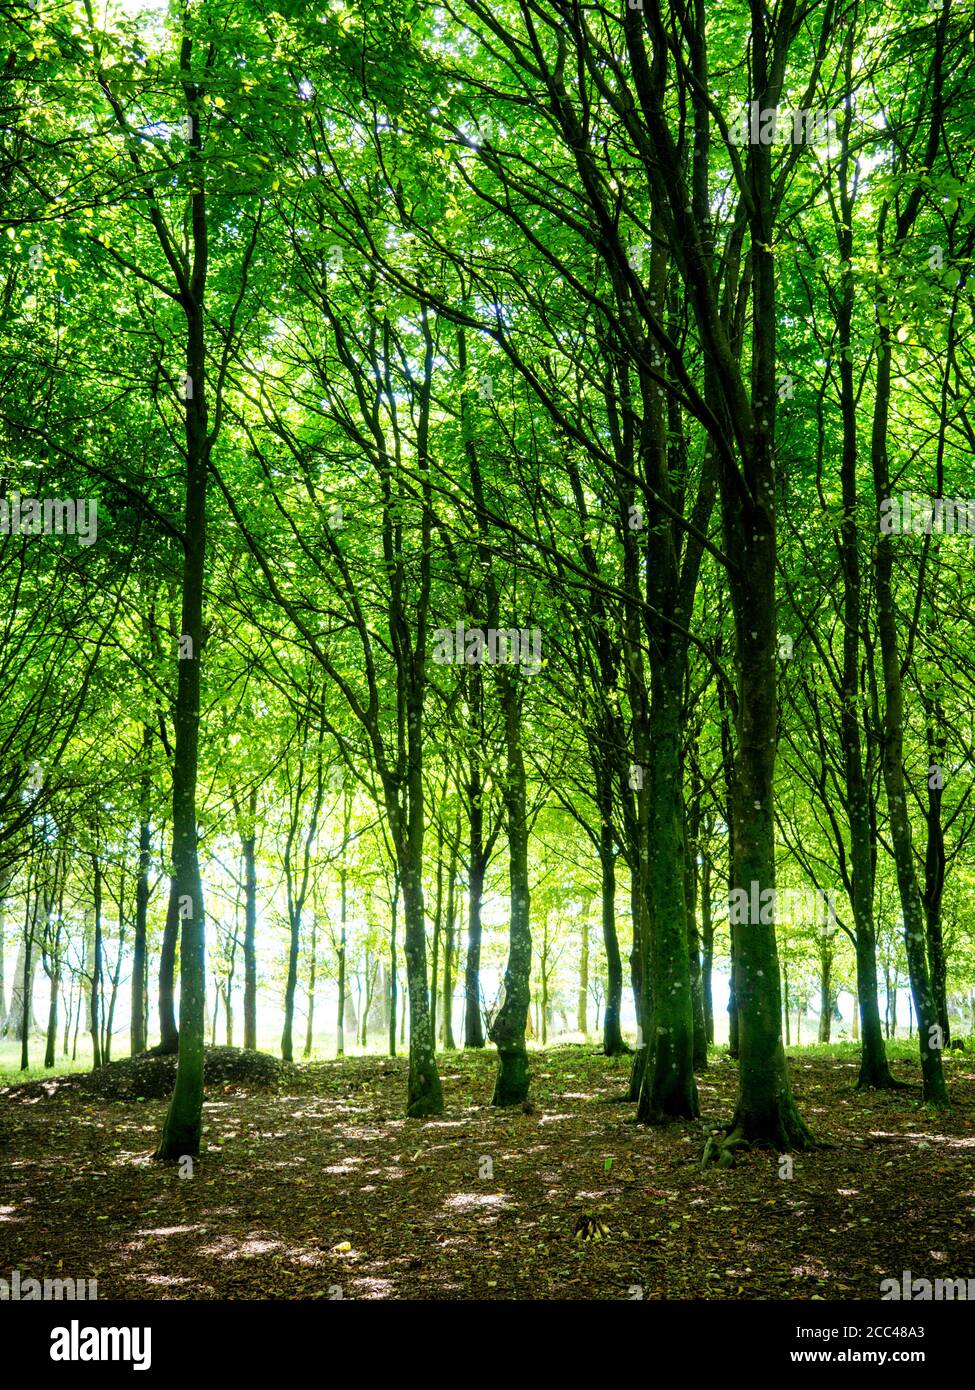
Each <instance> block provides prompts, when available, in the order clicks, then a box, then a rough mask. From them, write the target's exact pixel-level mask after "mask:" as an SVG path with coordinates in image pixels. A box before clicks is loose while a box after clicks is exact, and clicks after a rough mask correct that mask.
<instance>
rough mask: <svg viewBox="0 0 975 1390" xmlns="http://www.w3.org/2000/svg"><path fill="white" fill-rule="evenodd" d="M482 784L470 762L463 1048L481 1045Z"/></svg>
mask: <svg viewBox="0 0 975 1390" xmlns="http://www.w3.org/2000/svg"><path fill="white" fill-rule="evenodd" d="M483 796H484V785H483V782H482V780H481V769H480V767H479V765H478V764H477V763H476V762H473V761H472V763H471V772H470V781H469V782H468V805H469V808H470V825H469V836H468V851H469V858H470V882H469V893H468V905H467V966H466V969H465V972H464V1046H465V1047H483V1046H484V1022H483V1019H482V1017H481V902H482V899H483V897H484V873H485V862H484V861H485V854H484V807H483V804H482V798H483Z"/></svg>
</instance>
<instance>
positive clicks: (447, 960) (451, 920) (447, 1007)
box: [443, 823, 460, 1052]
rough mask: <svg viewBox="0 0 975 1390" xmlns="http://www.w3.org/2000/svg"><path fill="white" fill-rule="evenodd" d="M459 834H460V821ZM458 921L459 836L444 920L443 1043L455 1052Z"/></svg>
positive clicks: (452, 854)
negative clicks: (455, 972) (455, 976)
mask: <svg viewBox="0 0 975 1390" xmlns="http://www.w3.org/2000/svg"><path fill="white" fill-rule="evenodd" d="M456 830H457V835H459V834H460V825H459V823H458V825H457V827H456ZM456 921H457V837H456V836H455V838H454V840H453V841H452V843H451V850H450V876H449V878H448V879H447V915H446V918H445V920H444V943H443V1045H444V1050H445V1051H447V1052H453V1051H454V1050H455V1049H456V1047H457V1043H456V1042H455V1041H454V949H455V942H456V930H455V927H456Z"/></svg>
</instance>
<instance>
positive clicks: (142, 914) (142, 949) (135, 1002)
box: [129, 724, 152, 1057]
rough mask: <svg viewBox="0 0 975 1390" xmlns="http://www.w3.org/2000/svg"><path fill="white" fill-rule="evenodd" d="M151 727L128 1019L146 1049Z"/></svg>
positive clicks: (139, 1046)
mask: <svg viewBox="0 0 975 1390" xmlns="http://www.w3.org/2000/svg"><path fill="white" fill-rule="evenodd" d="M151 754H152V729H151V728H150V727H149V725H148V724H147V725H145V727H144V728H143V731H142V761H143V769H142V779H141V785H140V789H139V865H138V869H137V878H136V885H135V937H134V939H133V942H132V1011H131V1017H130V1019H129V1051H130V1052H131V1054H132V1056H133V1057H137V1056H138V1055H139V1053H140V1052H145V1050H146V1046H147V1039H146V984H147V979H146V969H147V956H146V929H147V925H148V919H149V858H150V854H151V851H152V822H151V820H150V808H151V804H152V769H151V767H150V764H149V759H150V757H151Z"/></svg>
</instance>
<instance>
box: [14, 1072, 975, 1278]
mask: <svg viewBox="0 0 975 1390" xmlns="http://www.w3.org/2000/svg"><path fill="white" fill-rule="evenodd" d="M948 1065H949V1067H950V1071H949V1078H950V1087H951V1091H952V1096H953V1099H954V1101H955V1106H954V1108H953V1109H952V1110H951V1111H950V1112H949V1113H947V1114H945V1115H937V1114H932V1113H931V1112H929V1111H927V1110H925V1109H924V1108H921V1107H920V1106H919V1105H918V1102H917V1093H916V1092H903V1093H897V1094H887V1093H880V1094H876V1093H869V1094H864V1095H857V1094H856V1093H855V1092H854V1090H853V1085H854V1082H855V1080H856V1074H857V1073H856V1066H855V1063H853V1062H852V1061H838V1060H836V1059H828V1058H813V1057H812V1056H808V1057H806V1056H800V1057H799V1058H798V1059H797V1060H793V1061H792V1063H791V1070H792V1077H793V1083H794V1088H795V1091H796V1095H797V1098H798V1102H799V1105H800V1108H801V1110H802V1112H803V1114H804V1116H805V1118H806V1120H807V1121H808V1122H809V1123H810V1124H811V1125H812V1126H813V1128H814V1130H815V1132H816V1134H817V1136H818V1137H819V1138H820V1139H822V1140H825V1141H827V1142H828V1143H829V1144H830V1145H831V1146H832V1147H829V1148H824V1149H821V1150H819V1151H817V1152H814V1153H810V1154H805V1155H804V1154H797V1155H796V1156H795V1158H794V1160H793V1162H792V1164H791V1167H790V1163H789V1161H788V1159H785V1160H783V1158H782V1157H781V1156H780V1155H777V1154H773V1153H761V1152H756V1153H747V1154H744V1155H743V1156H742V1157H741V1158H740V1159H739V1162H738V1165H737V1166H736V1167H735V1168H733V1169H730V1170H719V1169H717V1168H716V1167H715V1166H714V1165H709V1166H708V1168H707V1169H704V1170H702V1168H701V1166H700V1156H701V1152H702V1149H703V1145H704V1141H705V1139H706V1137H707V1130H708V1128H709V1127H712V1126H715V1125H717V1124H721V1123H727V1121H728V1120H729V1119H730V1115H731V1110H732V1106H733V1098H734V1087H735V1068H734V1066H733V1065H732V1064H731V1063H730V1062H729V1061H728V1060H727V1059H726V1058H725V1057H723V1056H721V1055H719V1056H718V1058H717V1059H716V1060H715V1061H714V1062H713V1064H712V1066H711V1068H710V1069H709V1071H708V1072H707V1073H706V1074H705V1075H704V1076H702V1077H701V1078H700V1091H701V1109H702V1113H703V1116H704V1118H703V1119H702V1121H701V1122H699V1123H696V1124H693V1125H673V1126H671V1127H669V1128H667V1129H664V1130H647V1129H643V1128H640V1127H637V1126H636V1125H634V1124H632V1123H631V1122H630V1120H631V1116H632V1113H633V1107H631V1106H629V1105H624V1104H619V1103H615V1102H614V1098H616V1097H618V1096H619V1095H620V1093H621V1091H622V1089H623V1087H624V1084H625V1080H626V1075H627V1060H626V1059H625V1058H621V1059H616V1060H612V1061H610V1060H607V1059H606V1058H604V1057H601V1056H599V1055H597V1054H596V1053H595V1052H594V1051H593V1050H591V1049H585V1048H582V1047H565V1048H558V1049H553V1050H551V1051H549V1052H546V1053H538V1054H536V1055H535V1057H534V1062H533V1067H534V1084H533V1109H532V1111H531V1112H530V1113H523V1112H522V1111H521V1110H517V1111H514V1112H510V1113H509V1112H498V1111H495V1110H492V1109H491V1106H490V1098H491V1089H492V1082H493V1060H492V1056H491V1055H490V1053H485V1054H483V1055H474V1054H470V1053H468V1054H450V1055H448V1056H447V1057H445V1058H442V1059H441V1067H442V1078H443V1084H444V1095H445V1102H446V1111H445V1114H444V1115H443V1116H442V1117H441V1118H440V1119H437V1120H406V1119H404V1118H403V1114H402V1110H403V1098H404V1094H405V1068H406V1064H405V1062H404V1061H402V1060H397V1061H390V1060H387V1059H383V1058H379V1057H366V1058H349V1059H346V1060H345V1061H344V1062H343V1063H341V1064H338V1063H313V1064H310V1065H307V1066H303V1067H297V1068H294V1069H285V1070H282V1073H281V1078H280V1079H279V1081H278V1083H277V1086H276V1088H275V1089H271V1088H267V1087H258V1088H257V1089H255V1088H254V1083H253V1082H248V1084H247V1086H246V1088H245V1086H243V1085H241V1084H239V1083H236V1082H229V1083H228V1082H217V1083H216V1084H214V1085H213V1086H211V1087H210V1088H209V1089H208V1092H207V1100H206V1111H205V1121H206V1152H205V1154H204V1155H203V1156H202V1157H201V1158H200V1159H199V1160H197V1162H196V1163H195V1165H194V1171H193V1173H192V1175H189V1174H187V1175H185V1176H180V1171H179V1169H178V1168H177V1167H173V1166H163V1165H160V1164H157V1163H154V1162H153V1161H152V1157H151V1155H152V1150H153V1147H154V1144H155V1141H156V1139H157V1136H158V1133H159V1129H160V1125H161V1123H162V1119H163V1115H164V1113H165V1101H164V1100H162V1099H144V1100H137V1099H130V1100H124V1101H123V1100H112V1099H106V1098H104V1097H103V1096H100V1095H98V1094H93V1093H91V1092H90V1091H87V1090H84V1089H82V1087H81V1086H80V1085H79V1084H78V1083H77V1079H76V1078H72V1077H60V1078H52V1079H51V1080H49V1081H44V1082H32V1083H28V1084H27V1085H25V1086H21V1087H7V1088H5V1089H4V1090H3V1091H0V1277H9V1271H11V1270H13V1269H19V1270H20V1271H21V1278H22V1279H23V1278H26V1277H28V1276H31V1277H35V1278H44V1277H50V1278H55V1277H61V1278H64V1277H75V1278H92V1277H94V1278H97V1280H98V1296H99V1298H101V1299H107V1298H123V1299H130V1298H169V1299H174V1298H175V1299H181V1298H187V1299H188V1298H202V1299H246V1298H279V1299H298V1298H337V1297H342V1298H356V1299H358V1298H410V1299H417V1298H419V1299H426V1298H430V1299H512V1298H518V1299H582V1298H595V1299H630V1298H645V1299H682V1298H702V1297H703V1298H719V1299H733V1298H760V1299H761V1298H790V1299H811V1298H844V1299H866V1298H877V1297H878V1296H879V1285H880V1281H881V1279H884V1278H891V1277H892V1278H896V1279H898V1280H899V1279H900V1277H901V1274H902V1271H904V1270H910V1271H911V1272H912V1275H913V1277H915V1278H932V1279H933V1278H948V1277H952V1278H972V1277H975V1161H973V1160H975V1064H973V1060H972V1059H971V1058H969V1057H967V1056H966V1057H953V1058H951V1059H950V1061H949V1064H948ZM894 1069H895V1071H896V1073H897V1074H898V1075H899V1076H900V1077H901V1078H902V1079H904V1080H916V1079H917V1070H916V1067H914V1066H913V1065H912V1064H910V1063H908V1062H904V1061H900V1062H896V1063H894ZM147 1089H149V1088H148V1087H147ZM184 1166H185V1165H184ZM790 1172H791V1175H790ZM586 1216H588V1217H591V1218H593V1222H592V1223H590V1229H591V1228H592V1226H593V1225H595V1223H596V1222H598V1223H600V1226H599V1227H597V1231H598V1234H597V1236H596V1237H595V1238H592V1239H583V1238H582V1237H581V1236H580V1235H578V1234H577V1226H578V1225H579V1222H580V1218H582V1217H586Z"/></svg>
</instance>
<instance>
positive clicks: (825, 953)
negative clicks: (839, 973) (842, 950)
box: [819, 945, 833, 1043]
mask: <svg viewBox="0 0 975 1390" xmlns="http://www.w3.org/2000/svg"><path fill="white" fill-rule="evenodd" d="M832 976H833V951H832V947H831V946H825V945H822V946H820V951H819V1041H820V1042H821V1043H828V1042H829V1038H830V1029H831V1027H832V1022H833V987H832Z"/></svg>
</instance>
